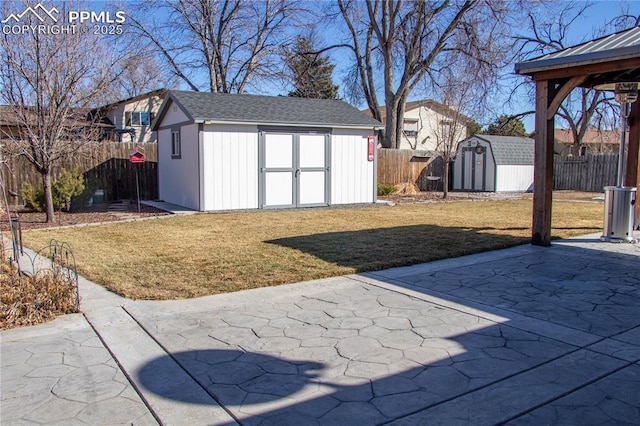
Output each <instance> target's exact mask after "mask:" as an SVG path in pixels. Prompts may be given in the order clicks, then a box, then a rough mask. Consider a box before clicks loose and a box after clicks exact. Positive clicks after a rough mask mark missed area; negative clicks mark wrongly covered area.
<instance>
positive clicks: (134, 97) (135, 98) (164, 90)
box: [94, 89, 167, 110]
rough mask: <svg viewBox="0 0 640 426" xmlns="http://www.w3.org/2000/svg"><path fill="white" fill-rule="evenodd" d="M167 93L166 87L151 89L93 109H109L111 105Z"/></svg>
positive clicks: (114, 105) (162, 95)
mask: <svg viewBox="0 0 640 426" xmlns="http://www.w3.org/2000/svg"><path fill="white" fill-rule="evenodd" d="M166 94H167V89H156V90H153V91H151V92H147V93H143V94H141V95H137V96H132V97H130V98H126V99H121V100H119V101H116V102H113V103H110V104H107V105H103V106H101V107H98V108H95V109H94V110H105V109H111V108H113V107H116V106H118V105H120V104H128V103H131V102H137V101H140V100H142V99H147V98H150V97H152V96H158V97H161V98H163V97H164V96H165V95H166Z"/></svg>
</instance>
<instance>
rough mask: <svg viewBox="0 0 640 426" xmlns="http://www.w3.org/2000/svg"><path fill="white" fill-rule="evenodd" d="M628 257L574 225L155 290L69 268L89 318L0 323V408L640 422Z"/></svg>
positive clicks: (176, 420)
mask: <svg viewBox="0 0 640 426" xmlns="http://www.w3.org/2000/svg"><path fill="white" fill-rule="evenodd" d="M639 260H640V247H639V246H636V245H627V244H607V243H601V242H599V241H597V240H596V239H595V237H594V238H581V239H572V240H565V241H559V242H555V243H554V245H553V246H552V247H550V248H540V247H534V246H521V247H517V248H512V249H507V250H502V251H496V252H490V253H483V254H479V255H473V256H467V257H464V258H459V259H450V260H445V261H439V262H432V263H428V264H422V265H415V266H411V267H405V268H396V269H392V270H386V271H380V272H377V273H368V274H359V275H351V276H345V277H338V278H333V279H327V280H320V281H313V282H305V283H298V284H291V285H283V286H278V287H271V288H262V289H256V290H249V291H243V292H238V293H231V294H225V295H218V296H209V297H204V298H200V299H192V300H181V301H158V302H151V301H131V300H126V299H121V298H119V297H117V296H114V295H112V294H110V293H108V292H106V291H105V290H103V289H102V288H100V287H98V286H96V285H95V284H92V283H89V282H86V281H84V280H83V281H81V296H82V297H83V305H82V309H83V312H84V315H85V317H86V319H85V317H83V316H81V315H72V316H67V317H63V318H61V319H59V320H56V321H55V322H54V323H52V324H48V325H44V326H39V327H29V328H24V329H18V330H12V331H6V332H3V333H2V334H1V335H0V337H1V339H2V343H1V347H0V348H1V352H0V353H1V355H2V359H1V362H2V405H1V406H0V408H1V418H0V420H1V421H2V423H4V424H14V423H20V424H29V423H31V422H38V423H43V422H44V423H46V422H47V421H48V422H49V423H51V424H53V423H56V422H59V423H64V424H98V423H102V424H114V423H122V424H124V423H127V424H129V423H133V424H146V423H154V422H159V423H163V424H185V425H187V424H188V425H194V424H232V423H241V424H246V425H258V424H260V425H262V424H273V425H283V424H296V425H299V424H305V425H306V424H331V425H334V424H354V423H355V422H357V423H359V424H362V425H374V424H387V423H390V424H402V425H405V424H408V425H412V424H429V425H432V424H502V423H507V424H514V425H516V424H517V425H522V424H532V425H533V424H535V425H538V424H581V425H586V424H605V423H610V424H640V392H638V389H640V268H639V267H638V265H639V263H638V261H639ZM87 322H88V323H89V324H90V325H91V327H93V330H92V329H91V328H90V327H89V325H88V324H87ZM60 324H64V325H65V326H64V327H61V326H60ZM71 324H73V325H71ZM36 330H37V331H36ZM94 330H95V332H94ZM34 333H35V334H34ZM95 333H97V335H98V336H99V338H100V340H98V338H97V337H96V334H95ZM105 346H106V348H105ZM107 348H108V352H107ZM74 351H75V352H74ZM78 351H79V353H81V354H82V356H78V355H75V356H74V355H73V354H74V353H77V352H78ZM107 354H110V356H107ZM111 357H113V359H112V358H111ZM114 360H115V361H114ZM117 366H119V367H120V368H121V369H122V371H121V370H120V369H118V368H116V367H117ZM78 369H82V374H79V372H78ZM125 377H126V378H128V379H129V381H127V380H125ZM44 378H46V379H44ZM83 380H84V382H83ZM69 383H76V385H75V386H68V384H69ZM65 384H66V385H67V386H65ZM136 391H137V392H136ZM23 398H28V401H29V402H28V404H26V403H20V401H24V399H23ZM123 401H124V402H125V403H123ZM47 412H55V413H57V414H56V415H55V416H51V417H50V418H48V419H47V416H46V414H45V415H43V414H42V413H47ZM65 413H66V414H65ZM65 415H66V417H65Z"/></svg>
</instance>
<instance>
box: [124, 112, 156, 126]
mask: <svg viewBox="0 0 640 426" xmlns="http://www.w3.org/2000/svg"><path fill="white" fill-rule="evenodd" d="M125 121H126V125H127V126H149V125H150V124H151V113H150V112H149V111H127V112H125Z"/></svg>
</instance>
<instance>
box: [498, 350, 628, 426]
mask: <svg viewBox="0 0 640 426" xmlns="http://www.w3.org/2000/svg"><path fill="white" fill-rule="evenodd" d="M586 350H588V351H589V352H594V351H591V350H590V349H586ZM594 353H597V352H594ZM601 355H602V354H601ZM608 356H610V355H608ZM610 357H611V358H616V359H619V358H617V357H613V356H610ZM633 364H635V362H628V361H626V364H624V365H621V366H620V367H618V368H615V369H613V370H612V371H609V372H607V373H603V374H601V375H599V376H598V377H595V378H593V379H591V380H588V381H586V382H585V383H583V384H581V385H580V386H575V387H574V388H572V389H569V390H567V391H565V392H562V393H560V394H559V395H557V396H556V397H554V398H550V399H548V400H547V401H544V402H541V403H540V404H536V405H534V406H532V407H529V408H527V409H526V410H523V411H522V412H520V413H518V414H516V415H513V416H511V417H508V418H507V419H505V420H504V421H503V422H501V424H504V423H508V422H510V421H512V420H515V419H517V418H518V417H522V416H524V415H527V414H529V413H531V412H533V411H535V410H538V409H540V408H542V407H544V406H545V405H549V404H551V403H553V402H556V401H558V400H560V399H562V398H564V397H566V396H569V395H571V394H572V393H574V392H577V391H579V390H581V389H584V388H586V387H587V386H590V385H592V384H594V383H597V382H599V381H600V380H602V379H604V378H606V377H609V376H611V375H613V374H615V373H617V372H619V371H621V370H623V369H625V368H627V367H629V366H631V365H633Z"/></svg>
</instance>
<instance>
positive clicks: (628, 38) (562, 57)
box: [515, 27, 640, 74]
mask: <svg viewBox="0 0 640 426" xmlns="http://www.w3.org/2000/svg"><path fill="white" fill-rule="evenodd" d="M638 56H640V27H634V28H631V29H628V30H625V31H620V32H617V33H614V34H610V35H608V36H605V37H600V38H598V39H595V40H591V41H588V42H586V43H582V44H579V45H577V46H573V47H568V48H566V49H563V50H560V51H559V52H553V53H549V54H546V55H543V56H540V57H538V58H533V59H530V60H528V61H524V62H520V63H518V64H516V66H515V69H516V73H518V74H531V73H534V72H537V71H543V70H546V69H549V68H552V69H556V68H563V67H568V66H576V65H582V64H588V63H598V62H604V61H611V60H614V59H615V60H621V59H628V58H637V57H638Z"/></svg>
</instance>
